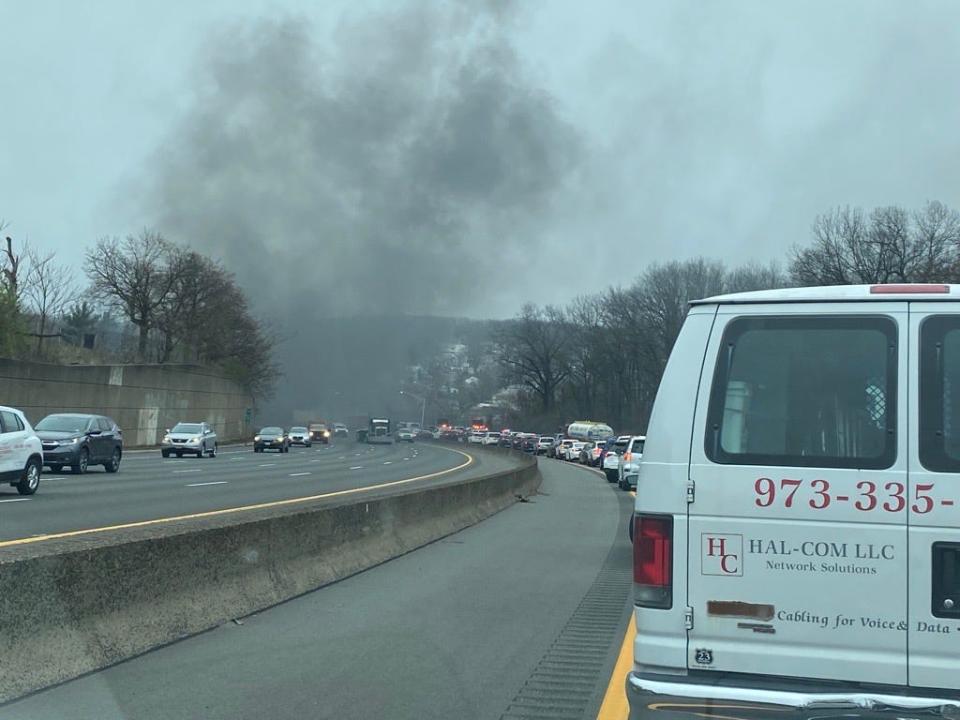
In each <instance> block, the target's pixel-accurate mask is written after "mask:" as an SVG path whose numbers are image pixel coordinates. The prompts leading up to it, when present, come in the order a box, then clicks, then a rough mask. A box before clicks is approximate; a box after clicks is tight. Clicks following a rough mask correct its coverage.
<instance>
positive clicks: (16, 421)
mask: <svg viewBox="0 0 960 720" xmlns="http://www.w3.org/2000/svg"><path fill="white" fill-rule="evenodd" d="M42 467H43V445H42V443H41V442H40V438H39V437H37V434H36V433H35V432H34V431H33V428H32V427H31V426H30V422H29V421H28V420H27V418H26V417H25V416H24V414H23V413H22V412H20V411H19V410H15V409H14V408H9V407H2V406H0V482H8V483H10V484H11V485H12V486H13V487H15V488H16V489H17V492H19V493H20V494H21V495H33V494H34V493H35V492H36V491H37V488H39V487H40V470H41V468H42Z"/></svg>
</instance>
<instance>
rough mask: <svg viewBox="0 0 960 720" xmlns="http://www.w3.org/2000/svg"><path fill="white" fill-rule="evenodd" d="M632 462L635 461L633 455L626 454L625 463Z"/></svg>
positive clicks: (624, 456) (624, 455)
mask: <svg viewBox="0 0 960 720" xmlns="http://www.w3.org/2000/svg"><path fill="white" fill-rule="evenodd" d="M631 460H633V453H628V452H625V453H624V454H623V461H624V462H630V461H631Z"/></svg>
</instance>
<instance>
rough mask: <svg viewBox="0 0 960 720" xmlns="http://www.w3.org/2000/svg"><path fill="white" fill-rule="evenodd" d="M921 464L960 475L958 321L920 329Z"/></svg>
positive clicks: (937, 320)
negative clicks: (959, 473)
mask: <svg viewBox="0 0 960 720" xmlns="http://www.w3.org/2000/svg"><path fill="white" fill-rule="evenodd" d="M920 463H921V464H922V465H923V466H924V467H925V468H927V469H928V470H933V471H935V472H960V317H958V316H949V315H940V316H934V317H929V318H927V319H926V320H924V322H923V324H922V325H921V326H920Z"/></svg>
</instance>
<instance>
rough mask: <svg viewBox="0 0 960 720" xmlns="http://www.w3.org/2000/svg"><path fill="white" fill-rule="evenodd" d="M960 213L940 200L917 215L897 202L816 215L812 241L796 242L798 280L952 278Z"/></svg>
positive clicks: (819, 282) (854, 281) (824, 282)
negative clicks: (804, 244)
mask: <svg viewBox="0 0 960 720" xmlns="http://www.w3.org/2000/svg"><path fill="white" fill-rule="evenodd" d="M958 235H960V217H958V215H957V213H956V212H955V211H953V210H950V209H948V208H946V207H945V206H944V205H942V204H941V203H938V202H931V203H928V204H927V205H926V206H925V207H924V208H923V209H922V210H920V211H918V212H915V213H914V214H913V215H912V216H911V215H910V214H909V213H908V212H907V211H906V210H904V209H903V208H900V207H896V206H888V207H879V208H875V209H874V210H872V211H871V212H870V214H869V215H868V216H867V215H865V214H864V212H863V210H861V209H860V208H850V207H843V208H836V209H834V210H831V211H830V212H828V213H825V214H823V215H819V216H817V218H816V219H815V220H814V223H813V242H812V243H811V245H809V246H808V247H803V248H794V249H793V252H792V256H791V261H790V275H791V277H792V279H793V280H794V281H795V282H796V283H797V284H799V285H851V284H874V283H890V282H949V281H951V280H955V279H957V278H958V270H960V267H958V265H960V262H958V261H960V254H958V253H960V246H958Z"/></svg>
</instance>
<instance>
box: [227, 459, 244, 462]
mask: <svg viewBox="0 0 960 720" xmlns="http://www.w3.org/2000/svg"><path fill="white" fill-rule="evenodd" d="M241 460H243V458H230V462H240V461H241Z"/></svg>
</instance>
